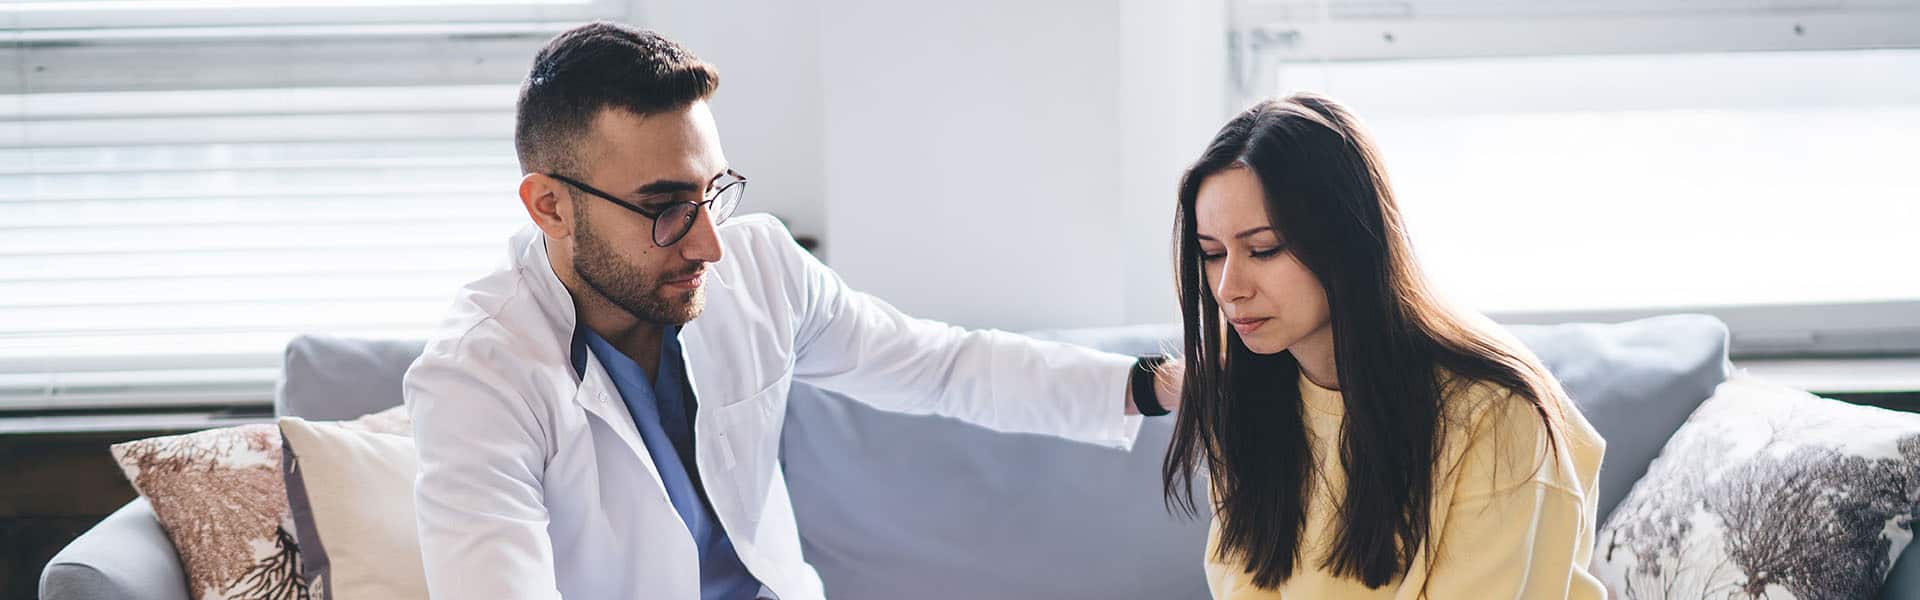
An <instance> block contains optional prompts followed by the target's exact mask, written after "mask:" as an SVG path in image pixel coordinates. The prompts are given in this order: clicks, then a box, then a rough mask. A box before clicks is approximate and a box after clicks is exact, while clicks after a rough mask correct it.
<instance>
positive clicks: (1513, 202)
mask: <svg viewBox="0 0 1920 600" xmlns="http://www.w3.org/2000/svg"><path fill="white" fill-rule="evenodd" d="M1899 15H1904V20H1900V19H1895V23H1905V24H1906V25H1907V26H1909V27H1911V26H1914V25H1916V24H1920V19H1916V18H1915V15H1920V12H1914V11H1907V12H1904V13H1899ZM1638 18H1639V19H1640V20H1641V21H1644V23H1643V24H1641V25H1633V24H1622V23H1619V22H1615V21H1609V20H1604V19H1574V18H1559V19H1557V20H1548V21H1546V22H1541V21H1540V20H1538V19H1535V18H1532V17H1527V18H1522V17H1502V18H1485V19H1483V20H1479V21H1473V20H1469V21H1467V22H1465V23H1462V24H1459V26H1458V27H1457V29H1459V30H1460V31H1455V32H1448V31H1447V30H1445V29H1444V28H1442V27H1441V26H1440V25H1436V24H1434V23H1421V22H1419V20H1418V19H1406V20H1405V21H1404V22H1402V21H1394V22H1388V23H1372V22H1364V23H1361V24H1354V23H1345V24H1342V23H1338V22H1337V20H1334V21H1328V20H1327V19H1326V18H1324V17H1314V18H1312V19H1313V20H1310V21H1309V22H1307V23H1306V24H1304V25H1301V26H1299V27H1293V26H1291V25H1277V26H1276V25H1272V24H1271V23H1269V24H1268V26H1266V27H1265V28H1263V29H1259V30H1258V31H1256V32H1254V33H1253V34H1241V35H1242V37H1243V39H1244V38H1245V37H1246V36H1248V35H1257V36H1264V41H1265V43H1266V44H1267V45H1268V46H1269V47H1268V48H1266V49H1264V50H1258V51H1255V52H1254V53H1253V55H1252V56H1253V57H1254V58H1252V59H1249V60H1245V61H1243V64H1248V65H1250V66H1249V68H1251V69H1257V70H1258V71H1259V73H1258V74H1257V75H1258V76H1257V77H1255V78H1253V79H1251V80H1250V81H1251V82H1252V84H1253V85H1251V86H1250V87H1249V88H1248V89H1249V90H1258V89H1265V90H1270V92H1269V93H1273V94H1280V95H1284V94H1287V93H1292V92H1296V91H1303V90H1311V91H1317V92H1321V93H1325V94H1327V95H1329V96H1331V97H1333V98H1336V99H1338V100H1340V101H1342V102H1343V103H1345V104H1346V105H1348V106H1349V107H1350V108H1351V109H1353V110H1354V111H1355V112H1356V113H1358V114H1359V115H1360V117H1361V118H1362V120H1363V121H1365V122H1366V123H1367V125H1368V126H1369V128H1370V129H1371V130H1372V131H1373V133H1374V135H1375V137H1376V139H1377V140H1378V142H1379V144H1380V146H1381V151H1382V153H1383V155H1384V158H1385V160H1386V162H1387V166H1388V171H1389V173H1390V176H1391V177H1392V178H1393V183H1394V188H1395V191H1396V193H1397V194H1398V197H1399V200H1400V203H1401V205H1402V209H1403V210H1404V211H1405V214H1406V218H1407V220H1408V226H1409V228H1410V229H1411V230H1412V233H1413V236H1414V242H1415V246H1416V251H1417V252H1418V253H1419V254H1420V257H1421V260H1422V262H1423V264H1424V265H1425V266H1426V268H1427V270H1428V272H1429V274H1430V275H1431V276H1432V277H1433V278H1434V279H1435V280H1436V282H1437V284H1438V285H1439V286H1440V287H1441V288H1442V289H1443V290H1444V291H1446V292H1448V294H1449V295H1450V296H1451V297H1453V298H1455V299H1458V300H1461V301H1463V302H1465V303H1466V304H1468V305H1470V306H1473V307H1476V308H1478V309H1480V310H1483V311H1487V312H1489V313H1492V314H1494V315H1495V316H1496V317H1497V318H1501V319H1503V320H1506V321H1510V322H1544V321H1560V320H1569V319H1596V320H1613V319H1624V318H1631V317H1635V316H1642V315H1647V314H1654V313H1664V312H1678V311H1689V312H1708V313H1713V314H1716V315H1718V316H1720V317H1721V318H1722V319H1724V320H1726V321H1728V323H1729V325H1730V326H1731V327H1732V328H1733V331H1734V350H1735V352H1736V353H1737V354H1741V355H1747V356H1756V355H1794V354H1832V353H1846V354H1859V353H1869V354H1871V353H1888V352H1914V351H1920V276H1915V275H1914V274H1913V273H1914V272H1915V271H1914V268H1913V266H1912V265H1913V264H1914V263H1915V262H1916V261H1920V250H1916V249H1915V246H1914V245H1913V243H1912V241H1911V240H1912V238H1913V237H1914V236H1915V235H1916V233H1920V207H1916V205H1920V202H1917V201H1920V180H1916V179H1915V178H1914V176H1913V172H1914V171H1913V165H1914V164H1915V157H1920V50H1916V49H1911V48H1879V49H1855V48H1851V47H1846V46H1847V44H1844V43H1843V44H1837V45H1839V46H1842V47H1839V48H1820V49H1814V50H1791V49H1781V48H1775V49H1772V50H1769V51H1760V50H1761V49H1765V48H1766V45H1767V42H1766V40H1767V39H1768V38H1767V37H1766V35H1762V34H1752V35H1743V34H1737V33H1736V34H1702V36H1700V37H1709V38H1712V37H1715V36H1716V35H1718V36H1720V37H1721V38H1722V39H1720V40H1719V43H1718V44H1717V46H1718V47H1722V48H1728V47H1732V48H1740V47H1743V46H1746V47H1752V48H1754V50H1752V51H1741V52H1727V51H1709V50H1708V49H1707V48H1706V47H1702V49H1700V50H1699V51H1691V50H1690V49H1689V50H1690V51H1685V52H1658V53H1652V54H1629V53H1625V52H1626V51H1628V50H1629V49H1632V48H1642V49H1643V50H1642V51H1646V50H1644V49H1647V48H1651V49H1655V50H1658V49H1659V48H1658V46H1659V45H1660V44H1659V43H1657V42H1656V41H1655V40H1658V39H1664V38H1662V37H1661V36H1662V35H1666V33H1670V32H1666V33H1663V32H1662V30H1661V28H1663V27H1666V25H1659V24H1660V23H1665V22H1667V21H1680V22H1685V21H1687V20H1688V19H1694V18H1696V17H1694V16H1685V15H1675V16H1668V17H1662V16H1660V15H1657V14H1654V15H1648V14H1640V15H1639V16H1638ZM1767 18H1768V19H1773V18H1774V17H1767ZM1719 19H1721V21H1722V22H1723V25H1724V24H1726V23H1732V24H1735V25H1737V24H1739V23H1746V22H1749V21H1750V18H1749V17H1746V16H1742V15H1737V14H1736V15H1734V16H1726V17H1719ZM1780 19H1784V20H1781V21H1780V23H1781V24H1782V27H1781V28H1779V29H1780V31H1791V29H1790V28H1788V27H1786V25H1789V24H1791V21H1792V19H1791V15H1787V16H1785V17H1780ZM1708 21H1711V19H1709V20H1708ZM1703 22H1704V21H1703ZM1647 23H1651V24H1655V25H1647ZM1448 24H1451V23H1448ZM1696 24H1698V23H1696ZM1401 25H1406V26H1407V29H1405V30H1403V29H1402V28H1401ZM1729 26H1730V27H1731V25H1729ZM1806 27H1807V26H1805V25H1802V26H1801V28H1802V30H1804V29H1805V28H1806ZM1529 30H1536V31H1533V32H1532V33H1528V34H1519V33H1516V32H1523V31H1529ZM1605 31H1611V32H1612V33H1613V35H1612V36H1611V37H1608V36H1591V37H1592V38H1593V39H1594V40H1604V41H1594V42H1592V43H1589V42H1587V41H1584V40H1587V39H1588V37H1589V36H1588V35H1587V34H1590V33H1594V32H1605ZM1360 32H1371V33H1370V34H1368V37H1369V38H1370V39H1366V40H1365V41H1360V40H1361V39H1362V36H1361V34H1360ZM1489 32H1506V33H1507V34H1512V35H1490V36H1488V37H1487V39H1486V41H1485V42H1484V43H1478V44H1476V43H1475V42H1474V41H1473V40H1472V39H1471V36H1475V35H1485V34H1488V33H1489ZM1767 35H1771V34H1767ZM1408 36H1412V37H1413V38H1414V39H1412V40H1409V39H1407V38H1408ZM1462 36H1468V37H1462ZM1786 37H1792V35H1791V34H1786ZM1840 37H1845V36H1840ZM1330 38H1337V40H1335V41H1329V39H1330ZM1516 39H1518V40H1521V41H1515V40H1516ZM1848 39H1853V38H1848ZM1316 40H1318V41H1320V42H1322V45H1320V46H1315V45H1314V43H1313V42H1314V41H1316ZM1636 41H1638V42H1641V43H1638V44H1636V43H1635V42H1636ZM1913 41H1915V42H1920V40H1913ZM1402 43H1406V44H1408V45H1411V46H1414V48H1412V49H1386V50H1383V49H1381V47H1382V46H1392V45H1395V44H1402ZM1783 45H1784V44H1783ZM1889 45H1898V44H1889ZM1910 45H1913V46H1920V43H1914V44H1910ZM1248 100H1249V101H1250V100H1251V99H1250V98H1249V99H1248Z"/></svg>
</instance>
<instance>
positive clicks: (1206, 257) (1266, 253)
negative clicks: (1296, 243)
mask: <svg viewBox="0 0 1920 600" xmlns="http://www.w3.org/2000/svg"><path fill="white" fill-rule="evenodd" d="M1286 249H1287V246H1286V245H1285V244H1282V245H1279V246H1274V247H1272V248H1266V249H1259V248H1255V249H1251V250H1249V251H1248V252H1247V256H1251V257H1254V258H1258V259H1261V260H1265V259H1269V258H1273V257H1275V256H1279V255H1280V253H1281V252H1285V251H1286ZM1226 257H1227V253H1226V252H1225V251H1219V252H1204V251H1203V252H1201V253H1200V260H1201V261H1203V262H1214V261H1217V260H1220V259H1222V258H1226Z"/></svg>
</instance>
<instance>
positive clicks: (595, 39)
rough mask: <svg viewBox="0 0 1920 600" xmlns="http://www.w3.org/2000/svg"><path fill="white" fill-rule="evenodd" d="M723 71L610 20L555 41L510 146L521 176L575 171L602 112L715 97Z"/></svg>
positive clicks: (532, 82) (539, 65)
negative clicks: (584, 141) (517, 157)
mask: <svg viewBox="0 0 1920 600" xmlns="http://www.w3.org/2000/svg"><path fill="white" fill-rule="evenodd" d="M719 86H720V72H719V71H718V70H715V69H714V68H713V65H709V64H707V63H705V62H702V61H701V60H700V58H699V57H696V56H694V55H693V53H692V52H690V51H688V50H687V49H686V48H683V47H681V46H680V45H679V44H676V43H673V41H672V40H668V39H667V38H665V37H661V35H660V34H658V33H654V32H652V31H644V30H640V29H634V28H632V27H628V26H626V25H621V24H618V23H609V22H605V21H601V22H597V23H589V24H586V25H581V26H579V27H575V28H573V29H570V30H567V31H566V32H565V33H561V34H560V35H558V36H555V37H554V38H553V40H552V41H550V42H547V46H546V47H545V48H541V49H540V53H539V54H538V55H535V56H534V57H533V70H532V71H531V72H529V73H528V74H527V81H526V82H525V83H523V84H521V86H520V102H519V107H518V110H517V112H516V113H515V114H514V125H513V146H514V149H515V151H517V152H518V153H519V155H520V171H521V172H523V173H571V174H578V171H576V170H575V169H576V168H578V167H579V166H580V165H579V160H580V158H581V157H580V156H579V143H580V140H582V139H584V138H585V137H586V135H587V133H588V132H589V131H591V128H592V126H593V118H594V116H595V115H598V114H599V113H600V111H601V110H604V109H607V108H619V109H622V110H627V111H631V112H633V113H634V114H640V115H650V114H655V113H661V112H666V111H671V110H677V109H681V108H685V107H686V106H687V105H689V104H692V103H694V102H696V101H699V100H705V99H706V98H707V97H708V96H712V95H713V91H714V89H715V88H718V87H719Z"/></svg>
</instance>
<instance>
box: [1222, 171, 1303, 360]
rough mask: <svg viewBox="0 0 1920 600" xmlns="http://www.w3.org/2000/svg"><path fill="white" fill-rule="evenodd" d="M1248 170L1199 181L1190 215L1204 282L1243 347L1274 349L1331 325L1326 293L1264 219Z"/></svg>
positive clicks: (1256, 183)
mask: <svg viewBox="0 0 1920 600" xmlns="http://www.w3.org/2000/svg"><path fill="white" fill-rule="evenodd" d="M1266 198H1267V196H1266V193H1265V191H1264V190H1262V189H1261V187H1260V180H1259V178H1257V177H1255V176H1254V174H1253V170H1252V169H1248V168H1246V167H1243V166H1236V167H1232V168H1228V169H1226V170H1224V171H1221V172H1219V173H1215V174H1213V175H1212V176H1210V177H1207V178H1206V179H1205V180H1203V181H1201V182H1200V190H1199V194H1198V195H1196V196H1195V198H1194V211H1193V212H1194V220H1195V222H1196V223H1195V224H1196V226H1197V233H1199V236H1200V254H1201V257H1202V260H1203V261H1204V262H1205V264H1206V272H1207V287H1208V289H1210V290H1211V291H1212V292H1213V299H1214V301H1216V302H1218V303H1219V304H1220V311H1221V313H1222V314H1221V317H1222V318H1223V319H1226V320H1227V322H1228V324H1229V325H1230V326H1232V327H1233V328H1234V330H1235V331H1238V332H1239V333H1240V339H1241V340H1242V341H1244V342H1246V344H1247V348H1248V349H1250V350H1252V351H1254V352H1256V353H1259V354H1275V353H1278V352H1280V351H1283V350H1287V349H1289V348H1292V347H1294V346H1295V345H1296V344H1298V343H1300V342H1301V341H1303V340H1308V339H1310V338H1315V337H1319V336H1321V335H1325V334H1326V332H1327V331H1329V330H1330V320H1329V316H1328V312H1327V293H1326V290H1325V289H1324V288H1322V287H1321V286H1320V280H1319V279H1318V278H1316V277H1314V276H1313V272H1312V271H1309V270H1307V267H1306V265H1304V264H1301V263H1300V261H1299V260H1298V259H1296V258H1295V257H1294V255H1293V253H1292V252H1290V251H1288V249H1287V241H1286V240H1284V239H1281V237H1280V232H1279V231H1276V230H1274V228H1273V221H1272V220H1270V219H1268V218H1267V200H1266Z"/></svg>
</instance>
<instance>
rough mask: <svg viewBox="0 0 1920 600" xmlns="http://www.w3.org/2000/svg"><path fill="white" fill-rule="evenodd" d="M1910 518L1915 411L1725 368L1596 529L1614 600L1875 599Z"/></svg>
mask: <svg viewBox="0 0 1920 600" xmlns="http://www.w3.org/2000/svg"><path fill="white" fill-rule="evenodd" d="M1916 516H1920V415H1916V414H1910V413H1902V412H1895V411H1890V410H1885V409H1881V408H1874V407H1870V406H1859V405H1854V404H1848V403H1845V402H1841V401H1838V400H1830V399H1826V398H1821V397H1818V396H1814V395H1812V394H1809V393H1806V392H1802V391H1799V390H1795V389H1791V388H1787V387H1782V386H1779V385H1774V384H1770V383H1766V382H1763V381H1760V380H1757V379H1753V378H1751V377H1746V376H1744V375H1742V376H1735V377H1734V378H1732V379H1729V380H1727V382H1726V383H1723V384H1721V385H1720V387H1719V389H1717V390H1715V392H1714V395H1713V397H1712V398H1709V399H1707V401H1706V402H1705V403H1702V404H1701V405H1700V408H1699V409H1697V410H1695V411H1694V413H1693V415H1692V416H1690V417H1688V418H1687V422H1686V424H1684V425H1682V426H1681V427H1680V430H1679V431H1677V432H1675V433H1674V435H1673V438H1672V439H1670V440H1668V441H1667V445H1666V447H1665V448H1664V449H1662V450H1661V451H1660V458H1659V459H1657V460H1655V461H1653V466H1652V467H1651V468H1650V469H1648V471H1647V475H1646V477H1643V478H1641V479H1640V481H1638V482H1636V483H1635V484H1634V486H1633V490H1632V491H1631V492H1630V493H1628V495H1627V497H1626V500H1624V501H1622V502H1621V503H1620V506H1619V508H1618V509H1616V510H1614V512H1613V514H1612V515H1611V516H1610V517H1609V518H1608V519H1607V523H1606V526H1605V527H1602V528H1601V529H1600V531H1599V536H1598V541H1599V543H1598V544H1597V546H1596V547H1595V548H1594V552H1593V573H1594V575H1595V576H1597V577H1599V578H1600V579H1601V580H1602V581H1603V582H1605V583H1606V585H1607V588H1608V589H1609V590H1610V591H1611V593H1612V596H1613V597H1614V598H1620V599H1624V600H1631V599H1634V598H1734V597H1738V598H1749V597H1751V598H1774V599H1782V598H1801V599H1812V598H1874V597H1878V595H1879V589H1880V586H1881V584H1882V583H1884V581H1885V579H1886V577H1887V571H1888V569H1889V567H1891V566H1892V565H1893V563H1894V561H1895V560H1898V559H1899V557H1900V553H1901V551H1903V550H1905V549H1906V547H1907V544H1908V542H1910V541H1912V539H1913V520H1914V518H1915V517H1916Z"/></svg>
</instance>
